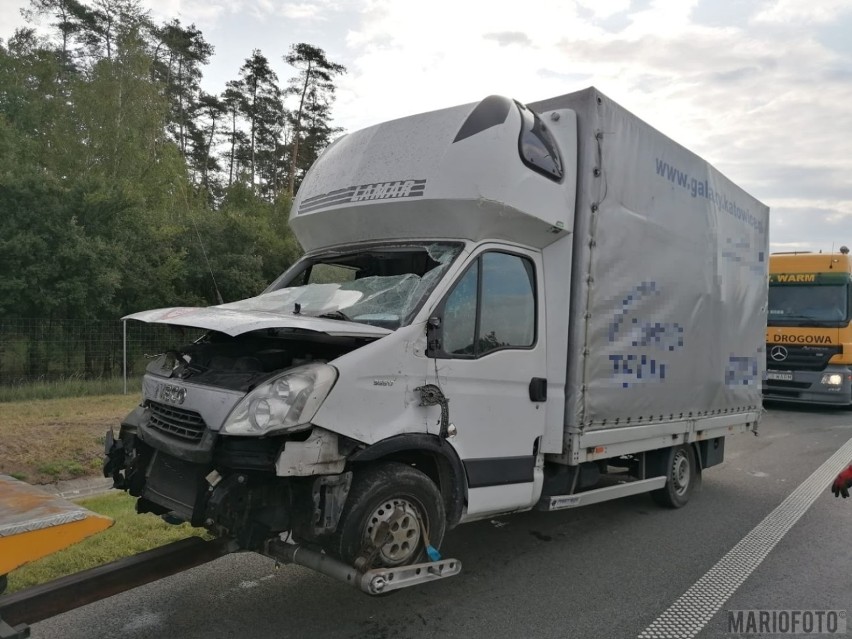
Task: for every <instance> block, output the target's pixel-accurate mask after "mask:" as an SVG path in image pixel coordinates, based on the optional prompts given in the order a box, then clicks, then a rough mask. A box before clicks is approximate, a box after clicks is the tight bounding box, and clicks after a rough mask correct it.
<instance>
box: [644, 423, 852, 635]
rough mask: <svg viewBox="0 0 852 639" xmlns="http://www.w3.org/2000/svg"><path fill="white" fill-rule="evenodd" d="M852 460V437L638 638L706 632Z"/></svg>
mask: <svg viewBox="0 0 852 639" xmlns="http://www.w3.org/2000/svg"><path fill="white" fill-rule="evenodd" d="M850 459H852V439H850V440H849V441H847V442H846V443H845V444H844V445H843V446H841V447H840V449H839V450H838V451H837V452H836V453H834V454H833V455H832V456H831V457H829V458H828V460H826V461H825V462H824V463H823V464H822V465H821V466H820V467H819V468H817V469H816V470H815V471H814V472H813V474H811V476H810V477H808V478H807V479H806V480H805V481H803V482H802V483H801V484H800V485H799V486H798V487H797V488H796V490H794V491H793V492H792V493H790V495H788V496H787V498H786V499H785V500H784V501H783V502H781V504H779V505H778V507H777V508H776V509H775V510H773V511H772V512H771V513H769V514H768V515H767V516H766V518H765V519H764V520H763V521H761V522H760V523H759V524H758V525H757V526H755V527H754V528H753V529H752V530H751V532H749V533H748V534H747V535H746V536H745V537H743V538H742V539H741V540H740V541H739V543H737V545H736V546H734V547H733V548H732V549H731V550H730V551H728V553H727V554H726V555H725V556H724V557H722V558H721V559H720V560H719V561H718V562H717V563H716V565H715V566H713V567H712V568H711V569H710V570H708V571H707V572H706V573H704V576H702V577H701V578H700V579H699V580H698V581H696V582H695V583H694V584H693V585H692V586H691V587H690V588H689V589H688V590H687V591H686V592H685V593H683V594H682V595H681V596H680V597H679V598H678V599H677V600H676V601H675V602H674V603H673V604H672V605H671V606H669V608H668V609H667V610H666V611H665V612H663V614H661V615H660V616H659V617H657V618H656V619H655V620H654V622H653V623H651V625H650V626H648V627H647V628H645V630H643V631H642V632H640V633H639V639H691V638H692V637H694V636H695V635H697V634H698V633H699V632H701V630H702V629H703V628H704V626H706V625H707V623H708V622H709V621H710V620H711V619H712V618H713V616H714V615H715V614H716V613H717V612H718V611H719V609H720V608H721V607H722V606H723V605H724V604H725V602H726V601H727V600H728V599H730V597H731V595H733V594H734V592H735V591H736V590H737V588H739V587H740V585H741V584H742V583H743V582H744V581H745V580H746V579H747V578H748V576H749V575H750V574H751V573H752V572H754V571H755V569H756V568H757V567H758V566H759V565H760V564H761V562H763V560H764V559H766V556H767V555H768V554H769V552H770V551H771V550H772V549H773V548H775V546H776V545H777V544H778V542H779V541H781V539H782V538H783V537H784V535H786V534H787V532H788V531H789V530H790V529H791V528H792V527H793V525H794V524H795V523H796V522H797V521H799V519H801V517H802V515H804V514H805V512H807V510H808V508H810V507H811V505H812V504H813V503H814V502H815V501H816V500H817V498H818V497H819V496H820V495H823V494H825V493H826V492H828V489H829V486H830V484H831V481H832V480H833V479H834V477H835V476H836V475H837V474H838V473H839V472H840V471H841V470H843V469H844V468H845V467H846V465H847V464H849V460H850ZM845 505H846V504H844V506H845Z"/></svg>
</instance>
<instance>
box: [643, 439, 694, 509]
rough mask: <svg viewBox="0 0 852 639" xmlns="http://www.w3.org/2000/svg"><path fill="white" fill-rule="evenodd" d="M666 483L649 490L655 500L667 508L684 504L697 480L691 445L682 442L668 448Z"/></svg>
mask: <svg viewBox="0 0 852 639" xmlns="http://www.w3.org/2000/svg"><path fill="white" fill-rule="evenodd" d="M665 468H666V485H665V486H663V487H662V488H660V489H659V490H654V491H652V492H651V497H652V498H653V499H654V501H655V502H657V503H658V504H660V505H661V506H666V507H667V508H681V507H682V506H686V502H688V501H689V496H690V495H691V494H692V490H693V489H694V488H695V484H696V482H697V481H698V466H697V464H696V462H695V451H694V450H693V449H692V446H690V445H688V444H682V445H680V446H672V447H671V448H669V449H668V456H667V461H666V465H665Z"/></svg>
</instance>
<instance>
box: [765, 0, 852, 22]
mask: <svg viewBox="0 0 852 639" xmlns="http://www.w3.org/2000/svg"><path fill="white" fill-rule="evenodd" d="M850 8H852V7H850V4H849V0H807V2H805V1H804V0H776V1H775V2H772V3H770V4H769V6H768V7H766V8H765V9H763V10H762V11H760V12H758V13H757V14H756V15H755V17H754V21H755V22H768V23H781V24H801V23H810V22H830V21H831V20H833V19H835V18H837V17H838V16H839V15H841V14H842V13H845V12H848V11H849V10H850Z"/></svg>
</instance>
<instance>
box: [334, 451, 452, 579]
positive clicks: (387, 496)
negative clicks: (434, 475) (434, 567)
mask: <svg viewBox="0 0 852 639" xmlns="http://www.w3.org/2000/svg"><path fill="white" fill-rule="evenodd" d="M445 528H446V514H445V512H444V502H443V499H442V498H441V493H440V491H439V490H438V487H437V486H436V485H435V483H434V482H433V481H432V480H431V479H429V477H427V476H426V475H425V474H424V473H422V472H420V471H419V470H417V469H416V468H412V467H411V466H408V465H407V464H401V463H396V462H387V463H383V464H378V465H376V466H371V467H368V468H366V469H364V470H363V471H361V472H356V474H355V478H354V479H353V482H352V489H351V490H350V491H349V496H348V498H347V500H346V506H345V507H344V509H343V513H342V514H341V517H340V523H339V525H338V527H337V534H336V539H335V542H336V543H335V546H336V548H335V550H336V551H337V553H338V554H339V556H340V558H341V559H343V560H344V561H346V562H347V563H350V564H352V565H355V564H356V562H358V563H359V566H358V567H359V568H362V569H365V570H366V569H369V568H375V567H380V566H381V567H394V566H405V565H408V564H413V563H417V562H418V561H421V560H422V559H423V558H424V556H425V554H426V546H427V544H429V545H431V546H433V547H434V548H438V547H440V544H441V541H442V540H443V538H444V530H445Z"/></svg>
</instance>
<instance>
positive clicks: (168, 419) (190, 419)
mask: <svg viewBox="0 0 852 639" xmlns="http://www.w3.org/2000/svg"><path fill="white" fill-rule="evenodd" d="M148 410H149V411H150V415H151V416H150V419H149V420H148V425H149V426H150V427H151V428H156V429H157V430H159V431H162V432H164V433H168V434H169V435H173V436H175V437H178V438H179V439H182V440H184V441H189V442H197V441H199V440H200V439H201V437H202V436H203V435H204V431H205V429H206V428H207V425H206V424H205V423H204V419H203V418H202V417H201V415H199V414H198V413H196V412H195V411H191V410H186V409H183V408H176V407H175V406H168V405H167V404H160V403H159V402H151V401H149V402H148Z"/></svg>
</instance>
